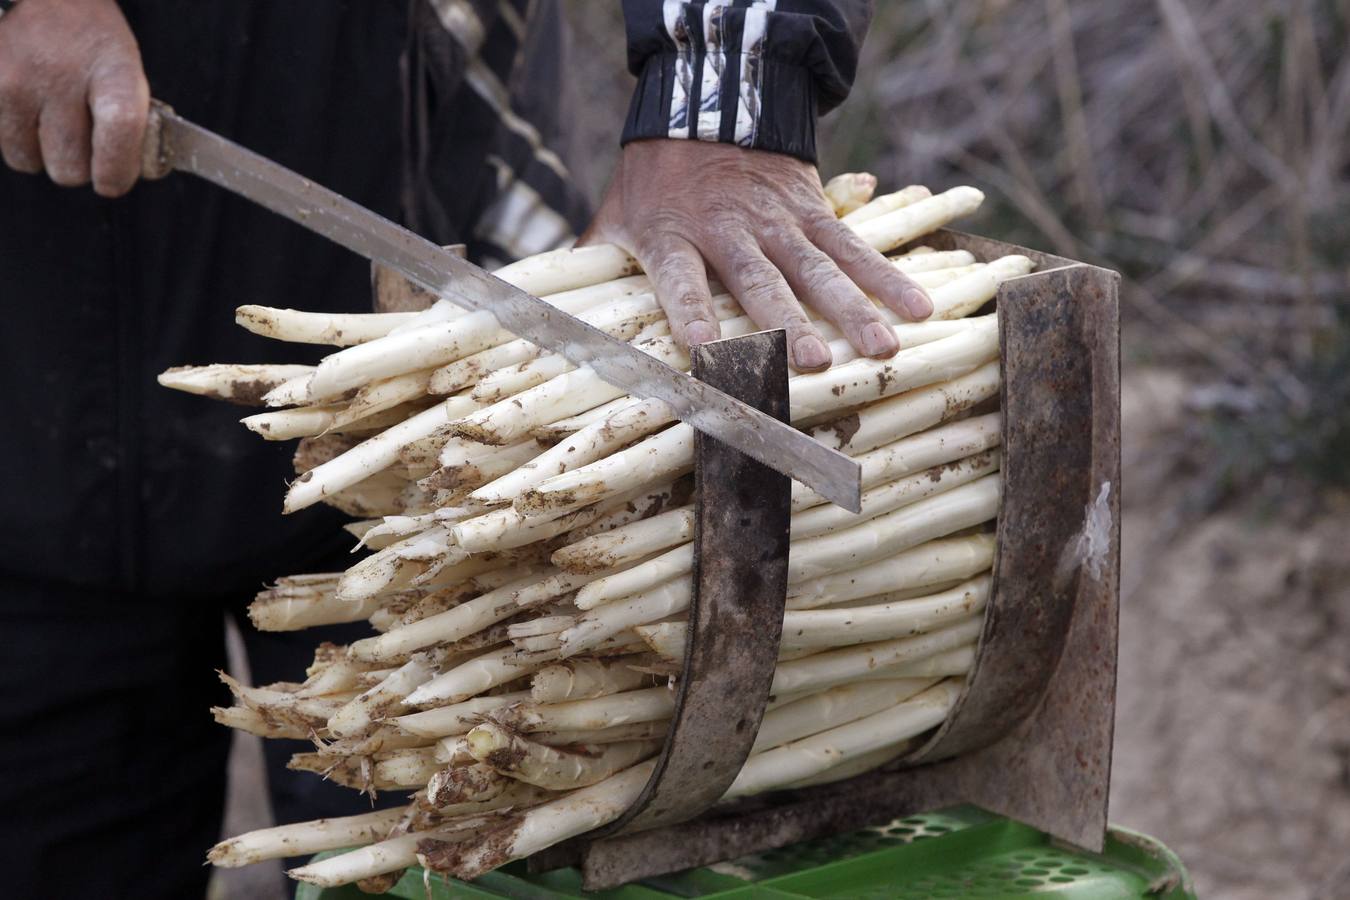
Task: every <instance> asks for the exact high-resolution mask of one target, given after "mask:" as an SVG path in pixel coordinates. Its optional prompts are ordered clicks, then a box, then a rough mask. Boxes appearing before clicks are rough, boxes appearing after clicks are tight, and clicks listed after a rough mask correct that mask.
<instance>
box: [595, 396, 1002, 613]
mask: <svg viewBox="0 0 1350 900" xmlns="http://www.w3.org/2000/svg"><path fill="white" fill-rule="evenodd" d="M991 415H992V414H991ZM998 436H999V430H998V427H997V423H996V422H991V421H984V417H982V418H981V419H978V420H964V421H961V422H954V423H952V424H951V425H949V426H944V428H942V429H937V430H935V431H932V432H924V433H921V434H918V435H914V436H912V437H909V438H904V439H902V440H900V441H897V442H896V444H895V445H892V447H891V448H889V449H888V448H883V449H882V450H881V451H876V453H877V454H878V457H876V458H875V460H874V459H868V458H867V457H864V459H863V462H864V466H863V472H864V482H863V483H864V485H872V484H874V483H876V482H881V483H883V484H884V483H885V479H886V478H887V477H896V476H901V480H899V481H896V482H894V483H893V484H890V485H887V487H888V488H889V490H887V489H884V488H883V489H880V490H879V491H878V492H877V493H873V492H871V491H869V492H868V494H869V496H868V497H867V499H868V501H869V506H866V507H864V513H863V514H861V515H858V516H851V515H850V514H848V513H847V512H846V511H842V510H841V512H842V513H843V514H844V515H843V516H835V515H833V514H826V513H815V514H813V515H810V516H809V517H808V519H807V522H806V523H805V526H804V527H803V529H802V534H803V537H802V540H801V542H800V544H801V546H800V548H799V547H798V542H797V541H794V543H793V552H794V553H798V552H818V551H819V549H820V548H821V546H822V545H819V544H811V543H807V542H806V541H807V540H809V538H810V537H812V536H815V537H819V536H822V535H825V534H829V533H832V532H836V531H839V530H840V529H846V528H855V527H858V526H860V525H862V524H863V523H869V522H872V521H873V520H874V519H875V518H876V517H878V516H881V515H887V514H890V513H893V512H894V511H896V510H898V509H900V508H902V507H904V506H907V505H909V504H912V503H917V502H919V501H921V500H928V499H931V498H934V497H936V496H937V495H941V494H944V493H946V492H948V491H952V490H955V489H957V488H959V487H961V486H962V485H965V484H968V483H970V482H971V481H973V480H975V479H978V478H983V477H985V476H987V475H988V474H989V473H991V472H993V471H995V470H996V469H997V466H995V465H993V464H992V460H989V459H986V458H984V457H981V456H976V457H973V458H971V459H969V460H966V457H967V455H968V454H970V453H971V452H972V451H979V450H981V449H982V447H985V446H988V444H989V443H991V442H993V441H996V440H997V438H998ZM958 460H960V461H961V462H957V461H958ZM935 465H936V466H940V467H942V468H941V469H940V470H938V471H933V469H932V468H931V467H933V466H935ZM925 469H927V471H925ZM915 471H917V472H919V473H921V474H916V475H913V476H912V477H908V478H904V477H903V476H904V475H905V474H906V473H910V472H915ZM801 496H802V499H801V502H800V504H798V503H794V506H797V505H801V506H809V502H808V501H809V500H811V499H812V498H813V497H814V493H813V492H812V494H809V495H808V494H802V495H801ZM963 496H964V495H963ZM932 508H933V506H932V505H930V506H925V507H923V512H922V513H921V516H926V515H927V511H928V510H930V509H932ZM807 512H810V510H807V511H805V512H800V513H798V514H797V515H805V514H806V513H807ZM953 512H956V510H953ZM795 520H796V516H794V529H795V527H796V525H795ZM822 521H823V524H822ZM887 521H888V522H889V521H890V520H887ZM884 524H885V523H883V525H884ZM930 524H932V525H933V526H938V525H940V524H941V520H936V521H934V522H933V523H930ZM951 530H955V529H951ZM917 533H919V534H923V533H926V532H922V531H920V532H917ZM934 536H937V535H934ZM794 537H795V534H794ZM872 539H873V538H872V537H867V540H872ZM653 543H656V542H655V541H653ZM825 546H837V545H834V544H830V545H825ZM693 560H694V556H693V545H692V544H684V545H682V546H678V547H675V548H674V549H672V550H668V551H666V552H664V553H662V554H661V555H659V556H656V557H654V558H652V559H649V560H647V561H646V562H642V563H639V564H638V565H636V566H633V567H632V568H630V569H626V570H624V571H621V572H616V573H614V574H606V575H604V576H602V577H599V578H595V579H593V580H592V581H590V583H589V584H586V585H584V586H582V587H581V588H580V590H578V591H577V596H576V599H575V600H574V602H575V603H576V605H577V607H578V608H579V609H583V610H590V609H595V608H596V607H598V606H601V605H603V604H605V603H610V602H614V601H616V600H619V599H621V598H623V597H628V596H632V595H635V594H638V593H639V592H641V591H645V590H649V589H651V588H653V587H654V586H655V585H657V584H661V583H663V582H665V581H667V580H669V579H671V578H674V577H678V576H682V575H687V574H688V573H689V572H691V571H692V569H693Z"/></svg>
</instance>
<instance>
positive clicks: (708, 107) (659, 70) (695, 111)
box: [622, 4, 816, 162]
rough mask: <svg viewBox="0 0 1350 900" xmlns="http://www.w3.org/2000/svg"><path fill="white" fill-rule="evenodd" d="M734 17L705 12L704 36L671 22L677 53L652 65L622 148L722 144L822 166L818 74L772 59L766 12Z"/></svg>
mask: <svg viewBox="0 0 1350 900" xmlns="http://www.w3.org/2000/svg"><path fill="white" fill-rule="evenodd" d="M695 8H697V7H695ZM726 9H727V8H726V7H716V8H714V7H712V5H711V4H710V5H709V7H705V10H708V14H707V15H705V16H704V17H703V21H702V23H701V25H702V27H700V28H688V27H686V20H685V19H684V18H683V17H680V18H678V19H675V20H673V21H668V22H667V26H668V32H669V35H670V37H671V39H672V41H673V43H674V46H675V50H674V52H667V53H660V54H654V55H652V56H650V57H648V58H647V60H646V62H645V64H644V65H643V69H642V72H641V74H640V75H639V76H638V84H637V88H636V90H635V91H634V93H633V102H632V103H631V105H630V106H629V108H628V119H627V121H626V122H625V124H624V130H623V139H622V142H623V143H625V144H626V143H628V142H629V141H634V140H641V139H643V138H688V139H691V140H701V141H720V142H723V143H730V144H738V145H740V146H742V147H750V148H754V149H757V150H771V151H774V152H777V153H786V154H788V155H790V156H795V157H797V158H799V159H804V160H806V161H808V162H815V159H816V94H815V82H814V80H813V78H812V75H811V73H810V71H809V70H807V69H806V68H805V67H802V66H798V65H792V64H790V63H783V62H779V61H777V60H774V59H771V58H766V56H765V53H764V49H765V46H764V45H765V37H766V30H767V29H766V27H765V25H766V14H765V12H764V10H762V9H755V8H751V9H746V10H736V13H738V14H736V15H729V16H723V15H721V13H722V12H723V11H725V10H726Z"/></svg>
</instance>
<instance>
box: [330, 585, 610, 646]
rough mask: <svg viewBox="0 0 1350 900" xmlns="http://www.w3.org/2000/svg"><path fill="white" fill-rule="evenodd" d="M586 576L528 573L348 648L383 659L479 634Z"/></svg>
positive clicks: (574, 587) (557, 595)
mask: <svg viewBox="0 0 1350 900" xmlns="http://www.w3.org/2000/svg"><path fill="white" fill-rule="evenodd" d="M587 580H588V578H587V576H584V575H566V574H563V573H559V572H551V573H547V574H545V575H543V576H542V577H540V576H537V575H528V576H526V577H524V578H521V579H519V580H517V581H513V582H510V583H508V584H505V585H503V586H501V587H499V588H496V589H495V590H491V591H488V592H487V593H485V594H483V595H482V596H479V597H475V598H474V599H472V600H467V601H465V602H463V603H461V604H459V605H458V606H456V607H454V608H453V609H448V610H446V611H445V612H443V613H438V614H436V615H433V616H427V617H426V618H424V619H420V620H418V621H417V622H414V623H412V624H410V625H404V626H402V627H400V628H394V629H391V630H389V631H386V632H385V633H384V634H381V635H378V636H377V637H371V638H364V639H362V640H359V641H357V642H356V643H354V644H352V645H351V647H350V649H349V650H348V652H349V653H350V654H351V656H352V658H353V659H359V660H364V661H367V662H381V661H384V660H391V659H397V658H398V657H400V656H404V655H405V654H408V653H411V652H413V651H414V650H421V649H422V648H423V647H430V646H432V645H433V644H449V643H453V642H454V641H458V640H462V639H464V638H466V637H468V636H469V635H472V634H476V633H477V632H479V631H482V630H483V629H484V628H487V627H488V626H489V625H494V624H496V623H497V622H501V621H503V620H505V619H509V618H511V617H512V616H514V615H516V614H517V613H519V612H520V611H521V609H522V608H525V607H528V606H534V605H537V604H540V603H543V602H545V601H547V600H550V599H552V598H553V597H559V596H562V595H563V594H566V593H567V592H569V591H572V590H575V589H576V588H577V587H578V586H579V585H581V584H584V583H586V581H587Z"/></svg>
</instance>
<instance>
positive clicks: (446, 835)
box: [286, 817, 488, 887]
mask: <svg viewBox="0 0 1350 900" xmlns="http://www.w3.org/2000/svg"><path fill="white" fill-rule="evenodd" d="M487 824H488V819H486V818H483V817H479V818H478V819H475V820H465V821H463V822H459V823H457V824H455V825H452V826H448V827H445V828H438V829H436V830H434V831H417V832H413V833H411V834H401V835H398V836H397V837H392V838H387V839H385V840H383V841H380V842H379V843H375V844H370V845H368V846H365V847H360V848H358V849H356V850H353V851H351V852H350V853H343V854H341V855H340V856H330V857H329V858H328V859H323V860H320V861H318V862H312V863H309V864H308V865H304V866H300V867H299V868H295V869H290V870H289V871H287V872H286V874H287V875H289V876H290V877H292V878H294V879H295V880H297V881H303V882H306V883H308V884H317V885H319V886H320V887H338V886H340V885H344V884H351V883H352V882H353V881H360V880H362V879H364V878H373V877H375V876H377V875H384V874H386V873H388V872H397V871H399V870H401V869H406V868H408V867H409V866H413V865H416V864H417V845H418V844H419V843H420V842H422V841H424V840H428V839H432V840H437V839H439V840H455V839H458V838H461V837H465V836H468V835H471V834H474V833H476V832H477V831H478V830H479V829H480V828H482V827H484V826H485V825H487Z"/></svg>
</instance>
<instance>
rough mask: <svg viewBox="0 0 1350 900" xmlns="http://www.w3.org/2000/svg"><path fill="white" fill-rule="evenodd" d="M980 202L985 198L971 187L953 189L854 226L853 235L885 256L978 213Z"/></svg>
mask: <svg viewBox="0 0 1350 900" xmlns="http://www.w3.org/2000/svg"><path fill="white" fill-rule="evenodd" d="M983 200H984V194H982V193H981V192H980V191H978V190H976V189H975V188H973V187H966V186H961V187H954V188H951V189H949V190H946V191H943V192H942V193H941V194H934V195H933V196H931V197H924V198H922V199H919V200H915V201H914V202H913V203H910V204H908V205H905V206H902V207H900V208H899V209H895V210H892V211H890V212H885V213H882V214H881V215H879V216H875V217H874V218H870V219H865V220H864V221H862V222H857V223H856V224H855V225H853V231H854V233H855V234H857V235H858V237H860V238H862V239H863V241H865V242H866V243H867V244H869V245H871V246H872V247H875V248H876V249H878V250H880V251H881V252H883V253H886V252H888V251H890V250H893V249H895V248H896V247H899V246H900V245H901V244H905V243H908V242H909V241H912V240H914V239H915V238H917V237H919V236H920V235H924V234H928V233H929V232H932V231H936V230H937V229H939V228H941V227H942V226H943V225H946V224H947V223H948V222H951V221H953V220H955V219H959V218H962V217H963V216H968V215H970V214H971V213H973V212H975V210H977V209H979V207H980V203H981V202H983ZM855 221H856V220H855ZM846 224H849V223H846Z"/></svg>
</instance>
